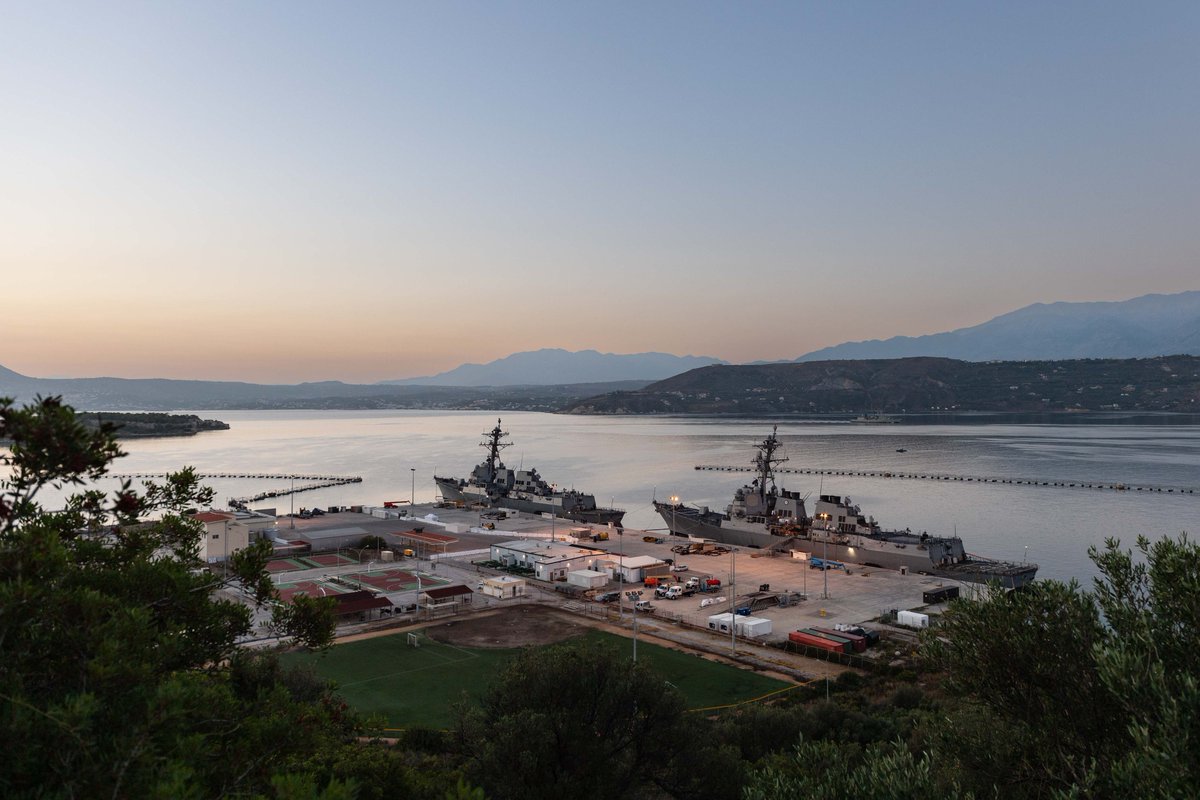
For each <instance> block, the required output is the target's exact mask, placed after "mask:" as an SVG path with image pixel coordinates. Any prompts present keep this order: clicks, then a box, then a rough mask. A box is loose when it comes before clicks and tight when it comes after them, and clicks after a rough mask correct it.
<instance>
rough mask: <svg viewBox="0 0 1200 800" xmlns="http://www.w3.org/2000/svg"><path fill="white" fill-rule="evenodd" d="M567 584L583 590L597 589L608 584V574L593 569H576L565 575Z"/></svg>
mask: <svg viewBox="0 0 1200 800" xmlns="http://www.w3.org/2000/svg"><path fill="white" fill-rule="evenodd" d="M567 583H569V584H571V585H572V586H582V587H583V588H584V589H599V588H601V587H603V586H604V585H606V584H607V583H608V573H607V572H599V571H597V570H594V569H577V570H574V571H572V572H568V573H567Z"/></svg>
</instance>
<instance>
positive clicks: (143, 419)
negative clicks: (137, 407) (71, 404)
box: [76, 411, 229, 439]
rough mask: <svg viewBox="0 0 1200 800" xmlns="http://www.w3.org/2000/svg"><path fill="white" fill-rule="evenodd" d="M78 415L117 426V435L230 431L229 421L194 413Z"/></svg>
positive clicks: (95, 423) (86, 422) (85, 420)
mask: <svg viewBox="0 0 1200 800" xmlns="http://www.w3.org/2000/svg"><path fill="white" fill-rule="evenodd" d="M76 419H78V420H79V421H80V422H81V423H83V424H84V425H86V426H87V427H89V428H99V427H100V424H101V423H104V422H107V423H111V424H113V425H116V426H117V438H118V439H135V438H151V437H158V436H194V435H195V434H197V433H200V432H201V431H227V430H229V423H228V422H222V421H221V420H219V419H201V418H200V417H198V416H196V415H195V414H157V413H148V414H123V413H120V412H115V411H105V412H103V413H101V412H99V411H80V412H79V413H77V414H76Z"/></svg>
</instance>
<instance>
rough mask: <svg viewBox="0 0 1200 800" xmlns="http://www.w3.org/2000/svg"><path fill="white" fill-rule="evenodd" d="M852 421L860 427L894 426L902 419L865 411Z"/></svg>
mask: <svg viewBox="0 0 1200 800" xmlns="http://www.w3.org/2000/svg"><path fill="white" fill-rule="evenodd" d="M850 421H851V422H856V423H859V424H860V425H894V424H896V423H898V422H899V421H900V418H899V417H889V416H888V415H887V414H880V413H879V412H878V411H864V412H863V413H862V414H859V415H858V416H857V417H855V418H854V419H852V420H850Z"/></svg>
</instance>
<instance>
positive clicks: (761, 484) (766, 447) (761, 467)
mask: <svg viewBox="0 0 1200 800" xmlns="http://www.w3.org/2000/svg"><path fill="white" fill-rule="evenodd" d="M778 431H779V426H778V425H776V426H775V427H774V428H772V429H771V435H770V436H768V437H767V438H766V439H764V440H763V442H762V444H760V445H758V455H757V456H755V458H754V461H755V466H757V467H758V496H759V497H766V495H767V481H770V482H771V490H772V491H774V490H775V465H776V464H782V463H784V462H785V461H787V460H788V459H786V458H776V457H775V451H776V450H778V449H779V439H778V437H776V435H775V434H776V433H778Z"/></svg>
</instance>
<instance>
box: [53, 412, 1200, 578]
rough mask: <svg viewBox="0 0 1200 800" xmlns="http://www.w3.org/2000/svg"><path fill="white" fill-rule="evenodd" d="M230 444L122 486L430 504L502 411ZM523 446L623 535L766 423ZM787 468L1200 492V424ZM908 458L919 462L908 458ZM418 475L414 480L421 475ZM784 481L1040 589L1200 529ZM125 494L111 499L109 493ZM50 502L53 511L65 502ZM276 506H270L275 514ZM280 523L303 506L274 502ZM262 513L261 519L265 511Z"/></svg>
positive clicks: (697, 422) (518, 419) (1188, 508)
mask: <svg viewBox="0 0 1200 800" xmlns="http://www.w3.org/2000/svg"><path fill="white" fill-rule="evenodd" d="M195 413H199V414H201V415H202V416H204V417H206V418H209V417H215V418H218V419H223V420H225V421H227V422H229V423H230V425H231V426H232V427H231V430H228V431H214V432H209V433H203V434H200V435H198V436H195V437H190V438H179V439H153V440H131V441H126V442H124V443H123V447H124V449H125V450H126V451H127V452H128V455H127V456H126V457H125V458H123V459H121V460H120V461H119V462H118V463H117V465H116V468H115V469H116V471H118V472H139V471H147V472H151V471H152V472H162V471H168V470H173V469H178V468H179V467H181V466H185V465H190V466H194V467H196V468H197V469H199V470H201V471H213V472H215V471H228V472H264V473H267V472H274V473H314V474H315V473H321V474H347V475H360V476H362V478H363V482H362V483H359V484H352V485H349V486H344V487H339V488H333V489H324V490H318V491H313V492H306V493H303V494H298V495H296V497H295V504H296V505H295V507H296V509H299V508H300V507H301V506H320V507H323V506H326V505H348V504H359V503H362V504H380V503H382V502H383V501H386V500H408V499H409V496H410V494H411V493H413V479H414V477H415V484H416V485H415V495H416V500H417V502H428V501H431V500H433V498H434V495H435V493H436V488H435V486H434V484H433V480H432V476H433V475H434V474H435V473H437V474H445V475H453V476H465V475H466V474H467V473H468V472H469V470H470V469H471V468H472V467H473V466H474V465H475V464H476V463H478V462H479V461H480V460H481V458H482V457H483V455H484V452H483V450H482V449H481V448H479V447H478V443H479V442H480V441H481V440H482V436H481V434H482V433H483V432H484V431H486V430H488V429H489V428H491V427H492V426H493V425H494V424H495V421H496V417H497V415H496V413H495V412H463V411H449V412H434V411H426V412H422V411H394V412H379V411H363V412H356V411H328V412H313V411H294V412H293V411H220V412H195ZM502 416H503V419H504V421H503V427H504V429H505V430H507V431H509V433H510V434H511V439H510V441H512V442H513V446H512V447H510V448H509V449H508V450H506V451H505V452H504V454H503V457H504V460H505V462H506V464H507V465H508V466H510V467H517V466H519V465H521V464H522V463H523V464H524V465H525V466H526V467H530V466H533V467H536V468H537V469H538V471H539V472H540V473H541V474H542V476H543V477H544V478H545V479H546V480H547V481H550V482H556V483H558V485H559V486H560V487H562V488H569V487H571V486H574V487H575V488H578V489H581V490H584V491H588V492H592V493H594V494H595V495H596V498H597V500H598V501H599V502H600V503H601V504H607V503H609V502H610V501H611V502H613V503H614V504H615V505H617V506H618V507H621V508H625V509H627V511H628V513H627V515H626V524H627V525H629V526H631V527H636V528H660V527H662V521H661V520H660V519H659V518H658V516H657V515H656V514H654V512H653V510H652V509H651V506H650V501H651V498H652V497H653V496H655V494H657V496H658V497H659V498H666V497H669V496H671V495H678V496H679V497H680V498H681V499H682V501H683V502H685V503H688V504H692V505H708V506H711V507H713V508H719V509H724V507H725V505H726V504H727V503H728V502H729V499H730V496H731V495H732V493H733V491H734V489H735V488H736V487H738V486H740V485H742V483H744V482H746V481H747V480H749V476H748V474H747V473H719V472H703V471H697V470H695V469H693V467H694V466H695V465H697V464H729V465H738V466H749V464H750V462H751V459H752V458H753V455H754V443H755V442H756V441H760V440H761V439H763V438H764V437H765V436H766V435H767V434H768V433H770V430H771V423H770V422H769V421H764V420H730V419H719V420H716V419H693V418H661V417H653V418H650V417H615V418H614V417H576V416H560V415H554V414H539V413H528V412H509V413H505V414H503V415H502ZM779 436H780V438H781V439H782V440H783V442H784V445H785V446H784V450H783V455H785V456H787V457H788V458H789V459H790V461H789V463H788V464H786V465H785V466H789V467H812V468H825V469H830V468H843V469H853V470H901V471H908V472H913V471H922V470H923V471H928V472H938V473H950V474H963V475H988V476H1002V477H1012V478H1043V479H1067V480H1074V481H1103V482H1109V483H1116V482H1120V483H1126V484H1154V485H1164V486H1167V485H1169V486H1175V487H1179V486H1186V487H1191V488H1197V489H1200V426H1192V425H1086V424H1084V425H1079V424H1076V425H1010V424H979V425H973V424H968V425H961V424H959V425H879V426H859V425H846V424H836V423H821V422H784V423H781V424H780V425H779ZM900 448H903V449H905V450H907V452H905V453H898V452H896V450H897V449H900ZM414 470H415V472H414ZM209 483H210V485H212V486H213V487H214V488H215V489H216V490H217V497H218V499H219V502H221V503H223V502H224V500H225V498H228V497H231V496H242V495H250V494H254V493H257V492H259V491H263V490H268V489H283V488H287V486H286V483H282V482H274V483H272V482H271V481H228V480H217V481H210V482H209ZM779 483H780V485H782V486H784V487H786V488H789V489H793V490H797V491H800V492H802V493H807V494H811V495H816V494H817V493H818V492H819V491H824V492H825V493H827V494H841V495H848V496H850V497H851V498H852V499H853V500H854V502H856V503H858V504H859V505H861V506H862V508H863V511H864V512H865V513H867V514H869V515H872V516H874V517H875V518H876V519H877V520H879V521H880V523H881V524H883V525H884V526H887V527H899V528H905V527H907V528H912V529H913V530H914V531H916V530H926V531H929V532H930V533H934V534H948V533H951V532H954V531H957V532H958V533H959V535H961V536H962V537H963V539H964V541H965V543H966V546H967V549H968V551H970V552H974V553H978V554H981V555H986V556H992V557H996V558H1005V559H1010V560H1017V561H1019V560H1021V559H1022V558H1024V557H1026V548H1028V551H1027V552H1028V558H1029V560H1030V561H1035V562H1037V563H1038V564H1040V566H1041V570H1040V572H1039V576H1041V577H1052V578H1064V579H1065V578H1072V577H1075V578H1079V579H1081V580H1084V581H1087V580H1088V579H1089V578H1090V577H1091V576H1092V575H1093V574H1094V569H1093V568H1092V564H1091V562H1090V561H1089V560H1088V558H1087V548H1088V546H1089V545H1092V544H1097V545H1099V544H1102V543H1103V541H1104V539H1105V537H1108V536H1114V537H1119V538H1120V539H1121V540H1122V542H1124V543H1126V544H1129V545H1132V543H1133V540H1134V537H1136V536H1137V534H1139V533H1145V534H1147V535H1150V536H1158V535H1161V534H1164V533H1165V534H1177V533H1179V532H1180V531H1181V530H1187V531H1189V532H1191V533H1193V534H1194V533H1196V532H1198V531H1200V525H1197V521H1198V520H1200V494H1192V495H1178V494H1165V493H1163V494H1157V493H1155V494H1145V493H1133V492H1116V491H1112V490H1088V489H1060V488H1052V487H1029V486H1014V485H1005V484H1001V485H997V484H979V483H942V482H934V481H920V480H900V479H884V478H860V477H828V476H826V477H824V478H820V477H817V476H810V475H781V476H780V480H779ZM113 485H114V482H112V481H105V482H104V486H105V487H106V488H107V487H111V486H113ZM53 499H54V498H53V497H47V498H45V501H46V505H47V506H53V504H54V503H53ZM269 502H270V501H267V503H269ZM274 502H275V503H277V504H279V508H280V510H281V511H283V512H286V511H287V510H288V507H289V506H288V503H289V501H288V500H287V499H286V498H284V499H282V500H280V499H276V500H275V501H274ZM267 503H261V504H258V505H266V504H267Z"/></svg>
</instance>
